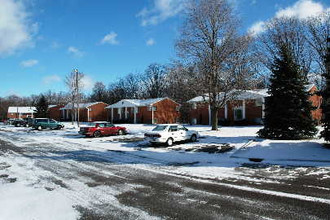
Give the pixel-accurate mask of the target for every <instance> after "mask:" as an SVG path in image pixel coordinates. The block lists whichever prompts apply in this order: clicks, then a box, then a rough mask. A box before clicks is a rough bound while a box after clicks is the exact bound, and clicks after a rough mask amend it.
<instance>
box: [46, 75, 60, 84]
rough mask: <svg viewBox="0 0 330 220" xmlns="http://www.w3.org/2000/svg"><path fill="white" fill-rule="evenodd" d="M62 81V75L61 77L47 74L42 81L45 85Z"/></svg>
mask: <svg viewBox="0 0 330 220" xmlns="http://www.w3.org/2000/svg"><path fill="white" fill-rule="evenodd" d="M60 81H61V77H59V76H58V75H50V76H45V77H44V78H43V79H42V82H43V83H44V84H45V85H49V84H52V83H56V82H60Z"/></svg>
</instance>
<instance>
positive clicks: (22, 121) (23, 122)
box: [12, 118, 27, 127]
mask: <svg viewBox="0 0 330 220" xmlns="http://www.w3.org/2000/svg"><path fill="white" fill-rule="evenodd" d="M12 125H14V126H15V127H23V126H26V125H27V120H26V119H21V118H18V119H15V120H14V121H13V123H12Z"/></svg>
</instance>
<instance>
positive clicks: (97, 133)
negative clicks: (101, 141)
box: [93, 131, 101, 138]
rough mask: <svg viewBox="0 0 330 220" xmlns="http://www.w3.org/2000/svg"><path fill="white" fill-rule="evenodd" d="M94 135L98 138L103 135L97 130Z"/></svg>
mask: <svg viewBox="0 0 330 220" xmlns="http://www.w3.org/2000/svg"><path fill="white" fill-rule="evenodd" d="M93 137H96V138H98V137H101V132H99V131H95V132H94V134H93Z"/></svg>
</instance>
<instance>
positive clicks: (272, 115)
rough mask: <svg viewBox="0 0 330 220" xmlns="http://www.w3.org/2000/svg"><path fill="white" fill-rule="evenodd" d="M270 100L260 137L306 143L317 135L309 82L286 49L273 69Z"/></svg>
mask: <svg viewBox="0 0 330 220" xmlns="http://www.w3.org/2000/svg"><path fill="white" fill-rule="evenodd" d="M271 71H272V74H271V77H270V86H269V89H268V93H269V95H270V96H269V97H267V98H266V102H265V119H264V128H263V129H261V130H260V131H259V132H258V133H259V135H260V136H261V137H264V138H270V139H304V138H310V137H313V136H314V135H315V133H316V131H317V130H316V127H315V126H316V123H315V121H314V120H313V118H312V116H311V110H313V109H314V108H313V107H312V104H311V102H310V101H309V96H310V94H309V92H308V91H306V85H307V79H306V77H304V76H303V74H302V73H301V71H300V68H299V66H298V65H297V64H296V62H295V58H294V56H293V53H292V50H291V49H290V48H289V46H288V45H282V46H281V47H280V50H279V56H278V57H276V58H275V60H274V63H273V66H272V68H271Z"/></svg>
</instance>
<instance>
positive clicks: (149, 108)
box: [148, 105, 157, 111]
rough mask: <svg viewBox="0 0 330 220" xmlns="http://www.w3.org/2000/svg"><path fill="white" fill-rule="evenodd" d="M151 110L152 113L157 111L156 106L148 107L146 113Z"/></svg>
mask: <svg viewBox="0 0 330 220" xmlns="http://www.w3.org/2000/svg"><path fill="white" fill-rule="evenodd" d="M151 110H153V111H157V107H156V106H151V105H150V106H149V107H148V111H151Z"/></svg>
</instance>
